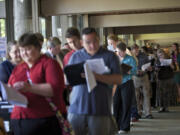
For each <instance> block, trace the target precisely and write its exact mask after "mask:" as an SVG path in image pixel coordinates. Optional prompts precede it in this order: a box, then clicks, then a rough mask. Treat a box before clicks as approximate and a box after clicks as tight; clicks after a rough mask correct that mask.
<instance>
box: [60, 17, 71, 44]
mask: <svg viewBox="0 0 180 135" xmlns="http://www.w3.org/2000/svg"><path fill="white" fill-rule="evenodd" d="M60 24H61V35H62V36H61V37H60V38H61V41H62V44H64V43H66V39H65V34H66V30H67V29H68V27H69V22H68V16H67V15H61V16H60Z"/></svg>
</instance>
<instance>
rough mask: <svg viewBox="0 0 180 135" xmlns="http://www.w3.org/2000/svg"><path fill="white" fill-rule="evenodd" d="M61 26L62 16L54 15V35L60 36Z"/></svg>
mask: <svg viewBox="0 0 180 135" xmlns="http://www.w3.org/2000/svg"><path fill="white" fill-rule="evenodd" d="M59 28H60V17H59V16H52V36H56V37H58V36H59V35H58V29H59Z"/></svg>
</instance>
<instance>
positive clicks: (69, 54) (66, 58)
mask: <svg viewBox="0 0 180 135" xmlns="http://www.w3.org/2000/svg"><path fill="white" fill-rule="evenodd" d="M74 52H75V50H71V51H70V52H68V53H67V54H66V55H65V56H64V59H63V66H66V65H67V64H68V62H69V59H70V58H71V56H72V54H73V53H74Z"/></svg>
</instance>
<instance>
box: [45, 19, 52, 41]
mask: <svg viewBox="0 0 180 135" xmlns="http://www.w3.org/2000/svg"><path fill="white" fill-rule="evenodd" d="M45 19H46V38H49V37H51V36H52V18H51V17H50V16H49V17H45Z"/></svg>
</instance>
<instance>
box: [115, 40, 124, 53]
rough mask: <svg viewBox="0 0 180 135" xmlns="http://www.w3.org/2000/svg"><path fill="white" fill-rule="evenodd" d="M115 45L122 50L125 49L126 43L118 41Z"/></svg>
mask: <svg viewBox="0 0 180 135" xmlns="http://www.w3.org/2000/svg"><path fill="white" fill-rule="evenodd" d="M116 47H117V48H118V49H119V50H121V51H123V52H125V51H126V44H125V43H124V42H119V43H118V44H117V46H116Z"/></svg>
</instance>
